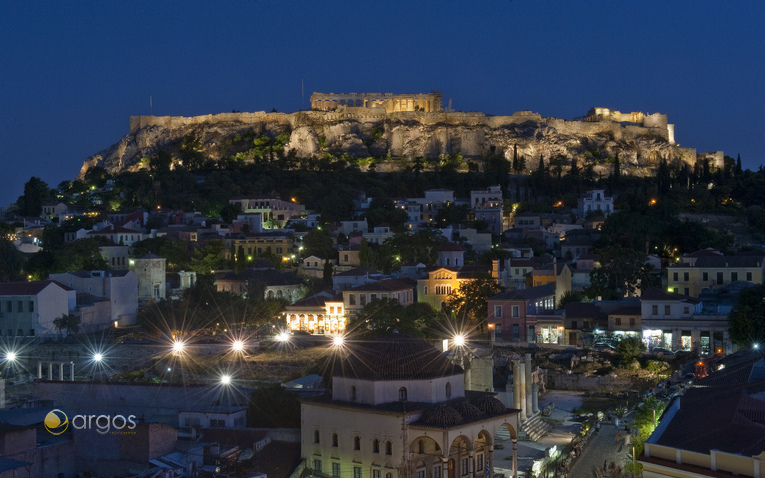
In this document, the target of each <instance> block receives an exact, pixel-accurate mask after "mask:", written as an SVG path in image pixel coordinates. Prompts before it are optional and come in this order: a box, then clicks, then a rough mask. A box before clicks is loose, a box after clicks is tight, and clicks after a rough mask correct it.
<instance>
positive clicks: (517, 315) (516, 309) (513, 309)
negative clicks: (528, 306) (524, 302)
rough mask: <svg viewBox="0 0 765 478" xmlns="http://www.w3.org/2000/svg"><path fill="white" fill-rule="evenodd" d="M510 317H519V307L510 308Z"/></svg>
mask: <svg viewBox="0 0 765 478" xmlns="http://www.w3.org/2000/svg"><path fill="white" fill-rule="evenodd" d="M512 315H513V317H519V316H520V315H521V310H520V307H518V306H517V305H514V306H512Z"/></svg>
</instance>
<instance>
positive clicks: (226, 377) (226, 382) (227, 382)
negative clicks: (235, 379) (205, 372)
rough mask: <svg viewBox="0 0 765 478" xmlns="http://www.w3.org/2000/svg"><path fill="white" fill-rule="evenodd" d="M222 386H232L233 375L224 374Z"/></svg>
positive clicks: (221, 377) (221, 378)
mask: <svg viewBox="0 0 765 478" xmlns="http://www.w3.org/2000/svg"><path fill="white" fill-rule="evenodd" d="M220 384H221V385H231V375H228V374H223V375H221V376H220Z"/></svg>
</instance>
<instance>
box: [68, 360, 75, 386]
mask: <svg viewBox="0 0 765 478" xmlns="http://www.w3.org/2000/svg"><path fill="white" fill-rule="evenodd" d="M69 365H70V366H71V367H72V368H71V372H72V375H71V377H70V380H71V381H72V382H74V362H69Z"/></svg>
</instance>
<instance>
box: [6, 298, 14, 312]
mask: <svg viewBox="0 0 765 478" xmlns="http://www.w3.org/2000/svg"><path fill="white" fill-rule="evenodd" d="M5 311H6V312H8V313H9V314H10V313H11V312H13V305H12V303H11V301H10V300H9V301H8V302H6V303H5Z"/></svg>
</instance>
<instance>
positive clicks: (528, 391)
mask: <svg viewBox="0 0 765 478" xmlns="http://www.w3.org/2000/svg"><path fill="white" fill-rule="evenodd" d="M525 362H526V369H525V372H526V381H525V382H524V385H525V386H526V413H527V415H528V416H532V415H534V411H533V407H532V406H531V354H526V360H525Z"/></svg>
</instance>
